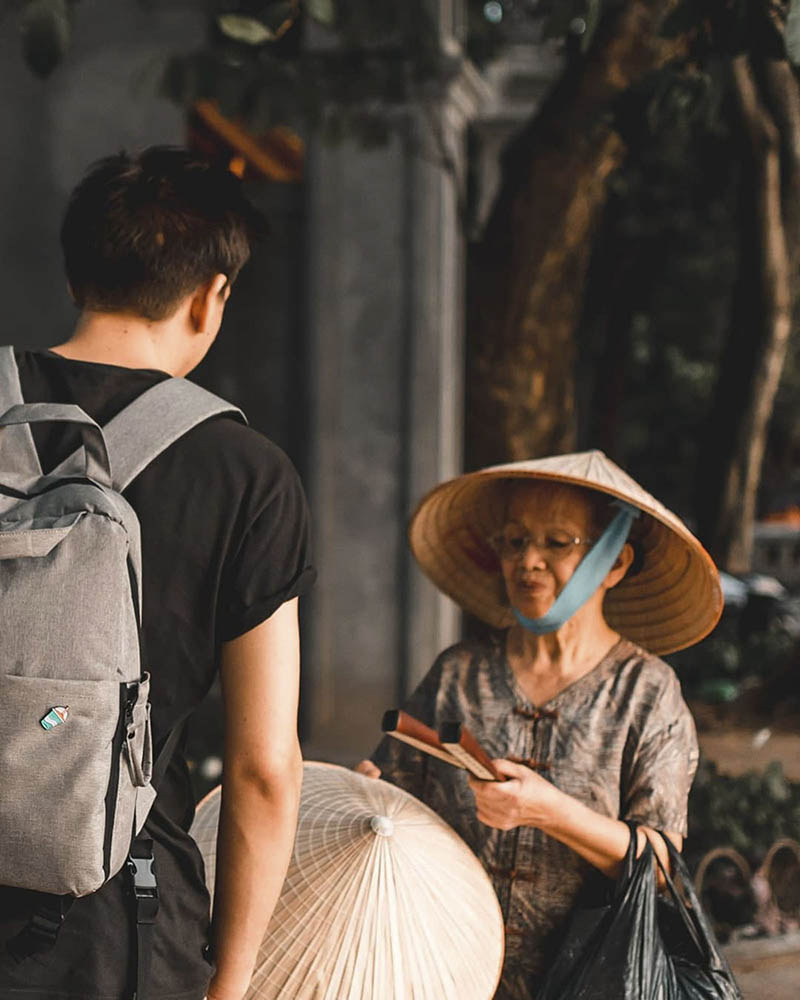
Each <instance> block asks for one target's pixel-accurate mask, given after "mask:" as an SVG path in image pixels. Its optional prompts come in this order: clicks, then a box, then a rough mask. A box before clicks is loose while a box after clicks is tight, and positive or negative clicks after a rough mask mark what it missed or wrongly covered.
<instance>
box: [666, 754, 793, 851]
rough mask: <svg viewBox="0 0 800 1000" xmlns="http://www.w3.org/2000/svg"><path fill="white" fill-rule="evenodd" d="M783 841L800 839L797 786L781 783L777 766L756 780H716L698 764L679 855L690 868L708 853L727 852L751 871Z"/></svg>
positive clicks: (751, 775)
mask: <svg viewBox="0 0 800 1000" xmlns="http://www.w3.org/2000/svg"><path fill="white" fill-rule="evenodd" d="M783 837H792V838H794V839H798V838H799V837H800V783H798V782H791V781H788V780H787V779H786V777H785V776H784V773H783V768H782V766H781V764H780V762H778V761H773V762H772V763H771V764H769V765H768V766H767V767H766V769H765V770H764V771H763V772H762V773H761V774H758V773H757V772H755V771H750V772H748V773H747V774H744V775H741V776H739V777H731V776H729V775H723V774H720V773H719V771H718V770H717V767H716V765H715V764H714V763H713V762H711V761H708V760H701V761H700V766H699V768H698V771H697V777H696V778H695V781H694V785H693V786H692V790H691V793H690V794H689V837H688V839H687V841H686V849H685V854H686V857H687V861H688V863H689V865H690V867H692V868H696V867H697V864H698V862H699V860H700V858H701V857H702V856H703V855H704V854H705V853H706V852H707V851H710V850H711V849H712V848H714V847H720V846H731V847H734V848H735V849H736V850H737V851H739V853H740V854H742V855H744V857H745V858H747V860H748V861H749V863H750V864H751V865H752V866H753V867H754V868H755V867H757V866H758V865H760V864H761V862H762V861H763V860H764V856H765V855H766V853H767V851H768V850H769V848H770V847H771V846H772V844H774V843H775V841H776V840H779V839H781V838H783Z"/></svg>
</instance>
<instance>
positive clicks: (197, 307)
mask: <svg viewBox="0 0 800 1000" xmlns="http://www.w3.org/2000/svg"><path fill="white" fill-rule="evenodd" d="M230 292H231V285H230V282H229V281H228V276H227V274H215V275H214V277H213V278H212V279H211V280H210V281H207V282H205V284H203V285H200V287H199V288H198V289H197V291H196V292H195V293H194V295H193V296H192V304H191V307H190V310H189V315H190V317H191V320H192V326H193V327H194V329H195V333H216V332H217V330H218V329H219V325H220V323H221V322H222V314H223V312H224V311H225V303H226V302H227V301H228V296H229V295H230Z"/></svg>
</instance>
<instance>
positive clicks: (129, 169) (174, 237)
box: [61, 146, 265, 321]
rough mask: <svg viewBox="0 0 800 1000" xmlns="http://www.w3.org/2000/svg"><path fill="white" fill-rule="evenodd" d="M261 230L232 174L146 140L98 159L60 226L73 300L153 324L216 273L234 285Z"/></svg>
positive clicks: (85, 306)
mask: <svg viewBox="0 0 800 1000" xmlns="http://www.w3.org/2000/svg"><path fill="white" fill-rule="evenodd" d="M264 229H265V223H264V220H263V218H262V217H261V216H260V215H259V213H258V212H257V211H256V210H255V209H254V208H253V206H252V205H251V204H250V203H249V202H248V200H247V199H246V197H245V196H244V193H243V192H242V189H241V182H240V181H239V179H238V178H237V177H235V176H234V175H233V174H232V173H231V172H230V171H228V170H226V169H224V168H221V167H215V166H212V165H211V164H209V163H208V162H206V161H205V160H203V159H200V158H199V157H196V156H194V155H193V154H192V153H190V152H188V151H186V150H183V149H175V148H170V147H166V146H153V147H151V148H150V149H146V150H145V151H144V152H143V153H141V154H140V155H138V156H129V155H127V154H126V153H120V154H119V155H117V156H110V157H108V158H107V159H104V160H100V161H99V162H97V163H95V164H94V165H93V166H92V167H91V168H90V170H89V172H88V173H87V174H86V176H85V177H84V179H83V180H82V181H81V182H80V184H79V185H78V186H77V188H75V190H74V191H73V193H72V196H71V198H70V201H69V205H68V206H67V211H66V215H65V217H64V222H63V224H62V227H61V246H62V249H63V251H64V265H65V268H66V272H67V279H68V280H69V284H70V288H71V290H72V295H73V298H74V299H75V303H76V304H77V306H78V307H79V308H80V309H83V310H87V311H94V312H106V313H127V314H133V315H136V316H141V317H144V318H145V319H149V320H153V321H158V320H163V319H166V318H167V317H168V316H170V315H172V313H173V312H174V311H175V309H176V308H177V307H178V305H179V304H180V302H181V301H182V300H183V299H184V298H185V297H186V296H187V295H189V294H191V293H192V292H194V291H195V290H196V289H197V288H199V287H200V286H202V285H203V284H204V283H206V282H208V281H210V280H211V279H213V277H214V276H215V275H216V274H224V275H226V276H227V278H228V280H229V282H232V281H233V280H234V279H235V277H236V275H237V274H238V273H239V271H240V270H241V268H242V266H243V265H244V264H245V262H246V261H247V258H248V257H249V256H250V248H251V244H252V242H253V240H254V239H255V238H257V237H258V236H259V235H260V234H261V233H262V232H263V231H264Z"/></svg>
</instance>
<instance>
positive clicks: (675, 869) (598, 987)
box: [537, 823, 742, 1000]
mask: <svg viewBox="0 0 800 1000" xmlns="http://www.w3.org/2000/svg"><path fill="white" fill-rule="evenodd" d="M628 825H629V826H630V828H631V842H630V846H629V847H628V853H627V856H626V858H625V862H624V868H623V872H622V875H621V877H620V879H619V881H618V882H617V884H616V887H615V888H614V890H613V893H612V898H611V899H610V901H608V902H606V903H604V904H603V905H598V906H594V907H591V906H584V907H581V906H578V907H577V908H576V909H575V911H574V912H573V915H572V918H571V920H570V923H569V926H568V929H567V933H566V937H565V938H564V941H563V943H562V945H561V948H560V949H559V951H558V954H557V955H556V958H555V961H554V963H553V965H552V966H551V968H550V970H549V972H548V974H547V976H546V978H545V981H544V984H543V986H542V988H541V990H540V991H539V992H537V1000H742V993H741V991H740V989H739V987H738V986H737V984H736V980H735V979H734V978H733V973H732V972H731V969H730V966H729V965H728V963H727V961H726V960H725V957H724V956H723V954H722V952H721V951H720V948H719V945H718V944H717V941H716V939H715V938H714V933H713V931H712V930H711V927H710V925H709V923H708V920H707V918H706V916H705V914H704V913H703V910H702V908H701V906H700V901H699V900H698V898H697V894H696V893H695V891H694V886H693V885H692V880H691V876H690V875H689V871H688V869H687V868H686V864H685V863H684V860H683V858H682V857H681V855H680V853H679V852H678V850H677V849H676V848H675V846H674V844H672V843H671V841H670V840H669V838H668V837H664V840H665V842H666V844H667V848H668V849H669V856H670V860H671V863H672V877H670V875H669V873H667V872H664V876H665V878H666V881H667V888H666V889H665V890H664V891H663V893H659V892H658V888H657V885H656V873H655V865H654V858H655V857H656V855H655V852H654V851H653V848H652V846H651V844H650V842H649V841H648V842H647V844H646V846H645V849H644V850H643V851H642V853H641V855H640V856H639V857H638V858H637V857H636V830H637V826H636V824H635V823H629V824H628ZM662 836H663V835H662ZM659 865H660V862H659ZM662 871H663V868H662Z"/></svg>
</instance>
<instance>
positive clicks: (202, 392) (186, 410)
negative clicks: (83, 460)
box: [55, 378, 246, 492]
mask: <svg viewBox="0 0 800 1000" xmlns="http://www.w3.org/2000/svg"><path fill="white" fill-rule="evenodd" d="M218 414H228V415H230V416H233V417H238V419H239V420H241V421H242V422H243V423H246V420H245V416H244V414H243V413H242V411H241V410H239V409H237V407H235V406H233V405H232V404H231V403H228V402H226V401H225V400H224V399H221V398H220V397H219V396H215V395H214V394H213V393H212V392H209V391H208V390H207V389H203V388H202V387H201V386H199V385H196V384H195V383H194V382H188V381H187V380H186V379H183V378H169V379H165V380H164V381H163V382H159V383H158V384H157V385H154V386H152V387H151V388H150V389H147V390H146V391H145V392H143V393H142V394H141V395H140V396H137V398H136V399H134V400H133V402H132V403H130V404H129V405H128V406H126V407H125V409H124V410H121V411H120V412H119V413H118V414H117V415H116V416H115V417H113V418H112V419H111V420H109V422H108V423H107V424H106V425H105V427H104V428H103V434H104V435H105V439H106V445H107V447H108V451H109V454H110V456H111V469H112V472H113V479H114V486H115V488H116V489H117V490H119V492H122V491H123V490H124V489H126V488H127V487H128V486H129V485H130V484H131V483H132V482H133V480H134V479H135V478H136V477H137V476H138V475H139V473H140V472H141V471H142V470H143V469H145V468H146V467H147V466H148V465H149V464H150V463H151V462H152V461H153V460H154V459H155V458H157V457H158V456H159V455H160V454H161V452H162V451H165V450H166V449H167V448H168V447H169V446H170V445H171V444H172V443H173V442H175V441H177V440H178V438H180V437H183V435H184V434H186V433H187V431H190V430H191V429H192V428H193V427H196V426H197V425H198V424H201V423H203V421H204V420H208V419H209V417H214V416H217V415H218ZM77 458H78V453H77V452H74V453H73V454H72V455H70V456H69V458H67V459H65V460H64V461H63V462H62V463H61V465H59V466H58V468H57V469H56V470H55V474H59V475H63V474H64V472H65V470H66V469H67V468H68V467H71V466H72V465H74V463H75V462H76V460H77Z"/></svg>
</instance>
